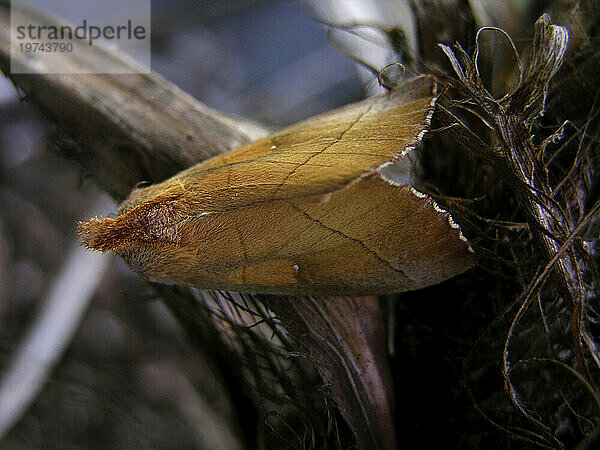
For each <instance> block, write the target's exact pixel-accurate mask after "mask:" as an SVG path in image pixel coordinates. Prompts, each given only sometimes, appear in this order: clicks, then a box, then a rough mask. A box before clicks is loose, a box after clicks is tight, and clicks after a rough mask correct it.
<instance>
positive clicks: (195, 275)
mask: <svg viewBox="0 0 600 450" xmlns="http://www.w3.org/2000/svg"><path fill="white" fill-rule="evenodd" d="M435 99H436V96H435V79H434V78H433V77H431V76H422V77H418V78H416V79H414V80H412V81H409V82H408V83H406V84H404V85H402V86H400V87H399V88H397V89H395V90H393V91H391V92H390V93H387V94H384V95H381V96H378V97H374V98H371V99H367V100H365V101H362V102H359V103H355V104H352V105H349V106H346V107H343V108H340V109H338V110H335V111H332V112H329V113H326V114H323V115H320V116H317V117H314V118H311V119H308V120H306V121H304V122H301V123H299V124H297V125H294V126H291V127H289V128H287V129H284V130H282V131H280V132H278V133H275V134H273V135H271V136H269V137H267V138H265V139H262V140H260V141H258V142H256V143H254V144H251V145H249V146H246V147H243V148H241V149H238V150H235V151H233V152H230V153H227V154H224V155H222V156H218V157H215V158H213V159H211V160H208V161H206V162H204V163H200V164H198V165H196V166H194V167H192V168H190V169H187V170H185V171H183V172H180V173H179V174H177V175H175V176H174V177H172V178H171V179H169V180H167V181H164V182H162V183H159V184H157V185H154V186H149V187H147V188H143V189H137V190H135V191H134V192H133V193H132V195H131V196H130V198H129V199H128V200H126V201H125V202H124V203H123V205H122V206H121V208H120V213H121V214H120V215H119V216H118V217H117V218H115V219H105V220H103V221H99V220H97V219H94V220H91V221H89V222H87V223H85V224H81V225H80V232H81V234H82V236H83V242H84V244H85V245H87V246H89V247H91V248H95V249H98V250H102V251H106V250H112V251H114V252H115V253H117V254H119V255H121V256H123V257H124V258H125V260H126V261H127V262H128V263H129V264H130V265H131V266H132V267H133V268H134V269H135V270H137V271H138V272H140V273H142V274H145V275H146V276H148V277H149V278H151V279H154V280H160V281H169V282H175V283H183V284H187V285H191V286H195V287H199V288H213V289H228V290H233V291H248V292H274V293H288V294H289V293H291V294H343V293H346V294H374V293H386V292H400V291H405V290H411V289H417V288H421V287H424V286H427V285H428V284H433V283H438V282H440V281H443V280H444V279H447V278H449V277H451V276H454V275H456V274H458V273H460V272H462V271H464V270H466V269H467V268H468V267H469V266H470V265H471V264H472V261H473V257H472V254H471V252H470V251H469V250H470V247H469V246H468V243H466V241H465V240H464V238H462V235H461V234H460V230H458V229H457V228H456V227H455V226H454V225H453V222H452V220H451V218H450V217H449V215H448V214H447V213H446V212H444V211H442V210H440V209H439V208H438V207H437V205H435V203H433V201H432V200H431V199H430V198H428V197H425V196H423V195H422V194H419V193H417V192H416V191H414V190H413V189H412V188H410V187H409V186H396V185H394V184H393V183H390V182H387V181H384V180H382V179H381V178H380V176H379V174H378V173H377V171H378V169H380V168H381V167H383V166H385V165H386V164H389V163H390V162H392V161H394V160H397V159H399V158H402V157H403V156H404V155H406V153H407V152H409V151H411V150H412V149H414V148H415V147H417V146H418V145H419V144H420V142H421V140H422V138H423V135H424V134H425V132H426V131H427V130H428V128H429V123H430V120H431V116H432V114H433V109H434V106H435Z"/></svg>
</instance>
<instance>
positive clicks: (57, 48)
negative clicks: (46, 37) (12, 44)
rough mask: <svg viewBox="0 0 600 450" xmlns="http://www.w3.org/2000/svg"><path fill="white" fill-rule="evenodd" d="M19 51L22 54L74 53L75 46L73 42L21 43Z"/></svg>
mask: <svg viewBox="0 0 600 450" xmlns="http://www.w3.org/2000/svg"><path fill="white" fill-rule="evenodd" d="M19 49H20V50H21V52H22V53H35V52H48V53H57V52H59V53H70V52H72V51H73V44H72V43H71V42H21V43H19Z"/></svg>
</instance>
